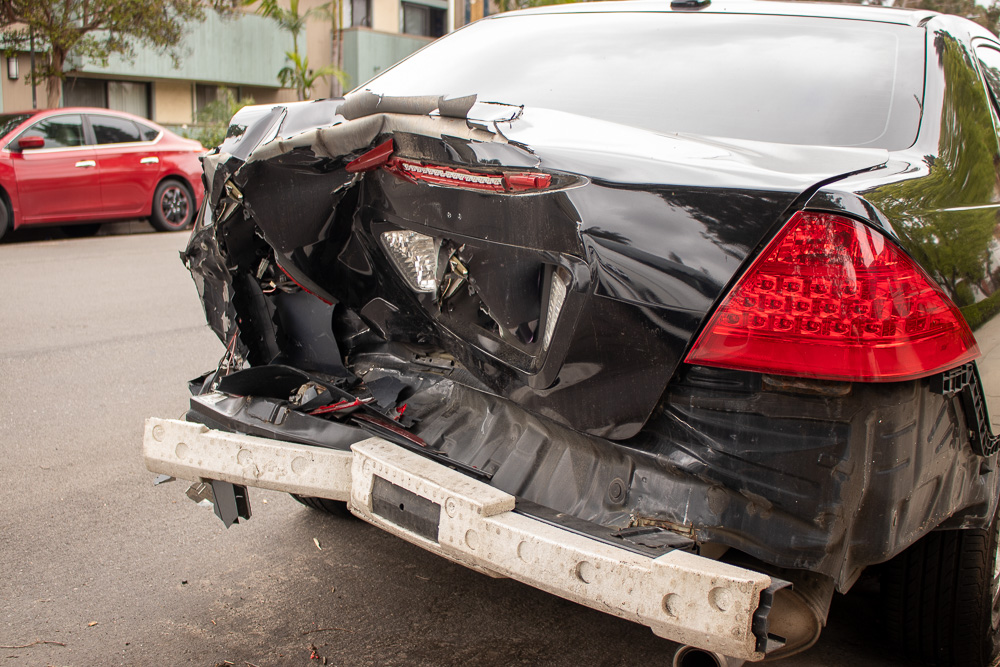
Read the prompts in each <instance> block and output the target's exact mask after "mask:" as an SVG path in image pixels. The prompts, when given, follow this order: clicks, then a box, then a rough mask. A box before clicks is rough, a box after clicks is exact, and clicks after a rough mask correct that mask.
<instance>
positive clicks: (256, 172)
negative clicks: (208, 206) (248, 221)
mask: <svg viewBox="0 0 1000 667" xmlns="http://www.w3.org/2000/svg"><path fill="white" fill-rule="evenodd" d="M335 166H342V165H339V164H338V165H335V164H334V163H332V161H331V160H329V159H328V158H319V157H316V156H315V155H312V154H311V153H310V152H309V151H308V150H306V149H301V150H296V151H293V152H291V153H288V154H285V155H282V156H280V157H278V158H275V159H274V160H268V161H266V162H264V161H258V162H253V163H250V164H248V165H246V166H245V167H244V168H243V169H241V170H240V174H239V181H240V184H241V188H242V190H243V192H244V193H245V196H244V206H246V207H247V209H248V210H249V211H250V213H251V215H252V216H253V218H254V220H255V222H256V224H257V226H258V228H259V229H261V231H262V232H263V234H264V238H265V239H266V240H267V242H268V244H269V245H270V246H271V247H272V248H274V250H275V251H276V252H277V253H280V254H282V255H286V254H288V253H290V252H292V251H294V250H296V249H298V248H301V247H304V246H309V245H312V244H314V243H316V242H317V240H319V239H323V238H325V237H326V236H328V232H327V231H326V230H325V228H326V227H328V226H329V225H331V224H332V223H333V217H334V210H335V208H336V207H337V206H338V205H339V204H340V201H341V199H342V198H343V196H344V193H345V190H346V188H347V187H348V186H349V185H350V184H351V183H352V181H353V180H354V175H353V174H349V173H347V172H345V171H343V170H335V169H334V167H335Z"/></svg>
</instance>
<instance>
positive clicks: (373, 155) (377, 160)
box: [344, 139, 393, 173]
mask: <svg viewBox="0 0 1000 667" xmlns="http://www.w3.org/2000/svg"><path fill="white" fill-rule="evenodd" d="M392 149H393V146H392V139H390V140H389V141H386V142H384V143H381V144H379V145H378V146H376V147H375V148H373V149H371V150H370V151H368V152H367V153H365V154H364V155H362V156H361V157H359V158H356V159H354V160H351V161H350V162H348V163H347V166H346V167H344V169H346V170H347V171H349V172H351V173H354V172H358V171H371V170H372V169H378V168H379V167H381V166H382V165H384V164H385V163H386V162H388V161H389V157H390V156H391V155H392Z"/></svg>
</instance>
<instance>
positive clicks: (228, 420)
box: [185, 394, 370, 451]
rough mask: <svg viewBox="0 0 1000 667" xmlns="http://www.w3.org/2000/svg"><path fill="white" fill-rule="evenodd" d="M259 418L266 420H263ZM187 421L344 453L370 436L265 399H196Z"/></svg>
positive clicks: (218, 395) (193, 400) (197, 397)
mask: <svg viewBox="0 0 1000 667" xmlns="http://www.w3.org/2000/svg"><path fill="white" fill-rule="evenodd" d="M257 404H262V405H260V406H259V407H258V406H257ZM251 407H254V409H253V410H251ZM260 415H267V418H265V419H261V418H260ZM185 419H187V421H191V422H197V423H199V424H205V425H206V426H208V427H210V428H215V429H220V430H223V431H230V432H235V433H245V434H247V435H254V436H258V437H261V438H273V439H275V440H284V441H286V442H297V443H300V444H303V445H314V446H317V447H328V448H330V449H339V450H342V451H347V450H349V449H350V447H351V445H352V444H354V443H355V442H360V441H362V440H364V439H365V438H368V437H370V436H369V434H368V432H367V431H364V430H362V429H360V428H357V427H355V426H352V425H350V424H344V423H340V422H336V421H328V420H325V419H320V418H317V417H310V416H309V415H306V414H303V413H301V412H298V411H296V410H291V409H289V407H288V401H285V400H281V401H279V400H275V399H266V398H255V399H253V400H250V401H247V400H246V399H244V398H242V397H231V396H226V395H224V394H208V395H204V396H193V397H192V398H191V401H190V409H189V410H188V412H187V414H186V415H185Z"/></svg>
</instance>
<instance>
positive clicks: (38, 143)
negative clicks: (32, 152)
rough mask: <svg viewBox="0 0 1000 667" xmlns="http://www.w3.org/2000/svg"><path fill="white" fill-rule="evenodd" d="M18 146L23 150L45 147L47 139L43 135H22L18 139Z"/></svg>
mask: <svg viewBox="0 0 1000 667" xmlns="http://www.w3.org/2000/svg"><path fill="white" fill-rule="evenodd" d="M17 147H18V148H20V149H21V150H22V151H23V150H24V149H26V148H44V147H45V139H43V138H42V137H38V136H34V135H29V136H27V137H21V138H20V139H18V140H17Z"/></svg>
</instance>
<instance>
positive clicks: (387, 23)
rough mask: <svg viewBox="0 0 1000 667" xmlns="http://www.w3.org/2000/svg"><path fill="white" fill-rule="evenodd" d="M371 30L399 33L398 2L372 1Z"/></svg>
mask: <svg viewBox="0 0 1000 667" xmlns="http://www.w3.org/2000/svg"><path fill="white" fill-rule="evenodd" d="M372 30H379V31H381V32H395V33H398V32H399V30H400V26H399V0H372ZM345 55H346V52H345ZM355 83H360V82H355Z"/></svg>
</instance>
